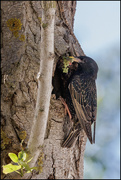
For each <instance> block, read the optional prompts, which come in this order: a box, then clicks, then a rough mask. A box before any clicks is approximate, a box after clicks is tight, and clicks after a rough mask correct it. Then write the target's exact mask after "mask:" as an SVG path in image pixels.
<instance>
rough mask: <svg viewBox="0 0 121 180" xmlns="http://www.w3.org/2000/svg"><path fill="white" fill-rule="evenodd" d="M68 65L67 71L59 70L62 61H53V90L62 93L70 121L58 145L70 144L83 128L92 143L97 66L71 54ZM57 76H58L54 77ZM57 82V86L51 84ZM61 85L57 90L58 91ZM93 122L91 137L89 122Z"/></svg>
mask: <svg viewBox="0 0 121 180" xmlns="http://www.w3.org/2000/svg"><path fill="white" fill-rule="evenodd" d="M70 64H71V65H69V66H68V68H69V69H68V73H63V69H62V62H59V63H58V64H57V68H56V71H55V74H56V75H57V76H55V79H54V80H53V84H54V93H56V97H57V98H58V97H59V96H61V97H63V98H64V99H65V101H66V104H67V106H68V108H69V112H70V114H71V116H70V118H72V119H73V121H74V125H73V127H72V128H71V130H70V132H69V134H68V136H67V137H66V139H65V140H64V142H63V143H62V147H67V148H70V147H71V146H72V145H73V142H74V141H75V139H76V138H77V137H78V135H79V134H80V131H81V129H83V130H84V131H85V133H86V135H87V137H88V139H89V141H90V143H91V144H92V143H95V128H96V114H97V93H96V84H95V80H96V78H97V72H98V66H97V64H96V62H95V61H94V60H93V59H92V58H90V57H87V56H79V57H73V58H72V61H71V63H70ZM56 77H58V78H56ZM57 82H60V83H59V86H56V85H55V84H56V83H57ZM60 89H61V91H60ZM93 123H94V132H93V138H92V129H91V125H92V124H93Z"/></svg>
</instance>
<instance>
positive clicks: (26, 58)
mask: <svg viewBox="0 0 121 180" xmlns="http://www.w3.org/2000/svg"><path fill="white" fill-rule="evenodd" d="M75 8H76V2H75V1H56V16H55V27H54V29H55V31H54V51H55V61H54V67H53V75H54V70H55V68H56V63H57V61H58V59H59V57H61V56H63V55H68V54H69V55H70V54H71V55H74V56H78V55H84V52H83V50H82V49H81V46H80V45H79V43H78V41H77V39H76V37H75V35H74V34H73V22H74V14H75ZM1 9H2V10H1V14H2V41H1V43H2V49H1V51H2V61H1V70H2V74H1V75H2V84H1V111H2V113H1V116H2V119H1V120H2V121H1V125H2V130H1V138H2V144H1V145H2V164H4V165H5V164H8V163H9V162H10V159H9V158H8V156H7V154H8V153H9V152H14V153H16V154H17V153H18V152H19V151H20V142H21V139H22V138H21V134H23V133H25V134H27V137H26V139H25V141H24V142H25V146H26V144H27V142H28V140H29V137H30V133H31V127H33V119H34V113H35V105H36V97H37V89H38V88H39V83H38V80H37V78H36V77H37V74H38V72H39V65H41V64H40V59H41V60H42V57H41V55H40V51H41V49H42V46H41V39H42V37H41V33H42V32H41V30H42V28H41V23H42V19H41V18H42V7H41V3H40V1H2V3H1ZM11 18H17V19H19V20H20V21H21V24H22V26H21V28H18V30H17V31H14V32H13V31H11V30H10V28H9V27H7V24H6V22H7V21H8V20H10V19H11ZM45 24H46V23H45ZM12 28H13V27H12ZM15 32H16V33H17V35H16V34H15ZM24 37H25V39H24ZM47 60H48V63H49V59H47ZM51 78H52V75H51V72H50V79H51ZM48 102H49V100H48ZM65 120H66V117H65V114H64V107H63V105H62V103H61V101H60V100H58V99H57V100H56V99H55V97H54V95H52V96H51V100H50V109H49V117H48V123H47V128H46V134H45V136H44V144H43V147H42V148H41V152H40V158H39V160H38V161H37V163H36V165H38V164H39V163H40V169H41V166H43V170H42V172H41V173H40V174H38V173H37V172H36V171H33V173H32V174H30V176H29V179H30V178H32V179H74V178H79V179H82V178H83V161H84V159H83V158H84V150H85V145H86V139H87V138H86V135H85V133H84V132H83V131H82V132H81V133H80V136H79V138H78V140H77V142H76V143H75V144H74V145H73V147H72V148H70V149H67V148H62V147H61V143H62V140H63V137H64V132H63V125H64V122H65ZM39 126H40V125H39ZM43 135H44V134H43ZM31 144H32V143H31ZM42 154H43V156H42ZM42 157H43V158H42ZM38 162H39V163H38ZM42 162H43V165H42ZM1 178H2V179H17V176H16V173H11V174H8V175H4V174H3V173H2V177H1ZM18 178H20V177H18Z"/></svg>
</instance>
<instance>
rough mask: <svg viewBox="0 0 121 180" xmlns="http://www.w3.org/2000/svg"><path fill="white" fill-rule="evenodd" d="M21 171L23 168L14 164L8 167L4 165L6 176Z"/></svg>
mask: <svg viewBox="0 0 121 180" xmlns="http://www.w3.org/2000/svg"><path fill="white" fill-rule="evenodd" d="M19 169H21V166H18V165H13V164H11V163H10V164H7V165H3V173H4V174H8V173H11V172H13V171H17V170H19Z"/></svg>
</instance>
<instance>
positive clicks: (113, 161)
mask: <svg viewBox="0 0 121 180" xmlns="http://www.w3.org/2000/svg"><path fill="white" fill-rule="evenodd" d="M119 6H120V2H119V1H113V2H111V1H97V2H94V1H90V2H89V1H85V2H84V1H80V2H79V1H78V2H77V11H76V15H75V26H74V30H75V34H76V37H77V38H78V40H79V42H80V44H81V46H82V49H83V50H84V52H85V54H86V55H87V56H90V57H92V58H93V59H94V60H95V61H96V62H97V64H98V66H99V72H98V78H97V81H96V83H97V97H98V112H97V125H96V144H94V145H91V144H90V143H89V141H87V145H86V151H85V160H84V179H120V50H119V49H120V48H119V41H120V37H119V36H120V35H119V34H120V33H119V31H120V28H119V27H120V18H119V14H120V7H119ZM102 8H103V9H102ZM103 11H104V12H103ZM106 13H107V14H106ZM108 16H109V17H108ZM99 17H100V18H99ZM94 22H97V24H96V23H94ZM98 23H99V24H100V25H98ZM103 24H105V26H103ZM111 25H112V28H111ZM113 26H114V27H113ZM81 30H82V31H81ZM80 32H81V33H80ZM97 37H98V38H97Z"/></svg>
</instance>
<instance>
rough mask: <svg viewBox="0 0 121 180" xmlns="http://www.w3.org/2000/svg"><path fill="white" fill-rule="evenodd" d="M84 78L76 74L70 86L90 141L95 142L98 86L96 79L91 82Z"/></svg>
mask: <svg viewBox="0 0 121 180" xmlns="http://www.w3.org/2000/svg"><path fill="white" fill-rule="evenodd" d="M83 78H84V77H83ZM83 78H80V76H78V75H76V76H74V77H73V79H72V81H71V82H70V84H69V86H68V88H69V91H70V94H71V98H72V102H73V105H74V108H75V111H76V114H77V117H78V119H79V122H80V124H81V126H82V127H83V129H84V131H85V132H86V134H87V137H88V138H89V140H90V142H91V143H94V142H95V125H96V113H97V97H96V86H95V82H94V81H93V82H90V81H89V80H87V79H83ZM93 122H94V135H93V140H92V130H91V124H92V123H93Z"/></svg>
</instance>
